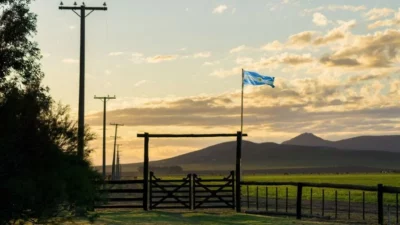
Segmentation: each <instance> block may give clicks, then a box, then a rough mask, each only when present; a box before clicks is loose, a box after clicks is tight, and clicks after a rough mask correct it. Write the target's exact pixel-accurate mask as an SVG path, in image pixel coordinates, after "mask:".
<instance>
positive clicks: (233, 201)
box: [230, 171, 236, 209]
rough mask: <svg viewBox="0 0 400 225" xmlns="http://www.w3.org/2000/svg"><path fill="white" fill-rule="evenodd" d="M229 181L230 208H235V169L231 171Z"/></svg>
mask: <svg viewBox="0 0 400 225" xmlns="http://www.w3.org/2000/svg"><path fill="white" fill-rule="evenodd" d="M230 177H231V181H232V209H235V205H236V203H235V171H231V175H230Z"/></svg>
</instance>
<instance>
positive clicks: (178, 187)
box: [150, 172, 192, 210]
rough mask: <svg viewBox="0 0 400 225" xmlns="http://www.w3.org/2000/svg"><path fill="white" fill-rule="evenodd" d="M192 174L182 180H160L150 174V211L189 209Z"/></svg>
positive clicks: (190, 204)
mask: <svg viewBox="0 0 400 225" xmlns="http://www.w3.org/2000/svg"><path fill="white" fill-rule="evenodd" d="M191 193H192V174H188V175H187V176H186V177H185V178H183V179H178V180H162V179H160V178H157V177H155V176H154V173H153V172H150V210H152V209H191V208H192V207H191V206H192V194H191Z"/></svg>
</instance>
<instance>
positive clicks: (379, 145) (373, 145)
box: [282, 133, 400, 152]
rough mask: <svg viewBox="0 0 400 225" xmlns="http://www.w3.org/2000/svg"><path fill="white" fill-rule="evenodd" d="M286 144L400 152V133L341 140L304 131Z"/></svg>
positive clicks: (285, 142) (285, 143)
mask: <svg viewBox="0 0 400 225" xmlns="http://www.w3.org/2000/svg"><path fill="white" fill-rule="evenodd" d="M282 144H284V145H300V146H325V147H333V148H338V149H352V150H378V151H390V152H400V135H388V136H359V137H353V138H348V139H343V140H339V141H329V140H324V139H322V138H320V137H318V136H315V135H314V134H312V133H303V134H301V135H299V136H297V137H295V138H292V139H290V140H288V141H284V142H282Z"/></svg>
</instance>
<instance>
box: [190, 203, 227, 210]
mask: <svg viewBox="0 0 400 225" xmlns="http://www.w3.org/2000/svg"><path fill="white" fill-rule="evenodd" d="M204 204H206V203H204ZM196 208H197V209H223V208H228V209H231V208H232V206H231V205H208V206H204V205H201V206H196Z"/></svg>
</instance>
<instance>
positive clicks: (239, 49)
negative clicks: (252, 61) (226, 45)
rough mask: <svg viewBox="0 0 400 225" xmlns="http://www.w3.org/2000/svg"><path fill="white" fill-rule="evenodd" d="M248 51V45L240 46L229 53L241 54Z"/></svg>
mask: <svg viewBox="0 0 400 225" xmlns="http://www.w3.org/2000/svg"><path fill="white" fill-rule="evenodd" d="M245 49H247V47H246V45H240V46H237V47H236V48H232V49H231V50H230V51H229V53H236V52H241V51H243V50H245Z"/></svg>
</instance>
